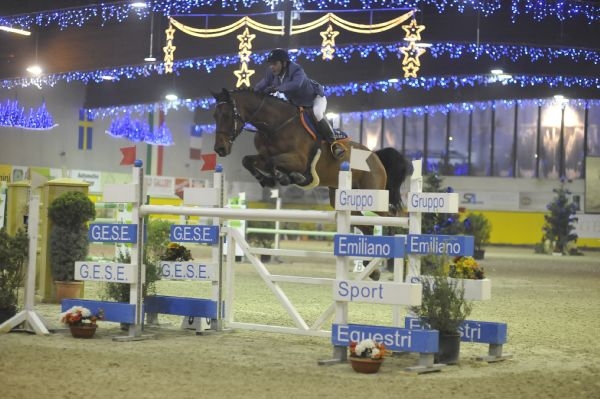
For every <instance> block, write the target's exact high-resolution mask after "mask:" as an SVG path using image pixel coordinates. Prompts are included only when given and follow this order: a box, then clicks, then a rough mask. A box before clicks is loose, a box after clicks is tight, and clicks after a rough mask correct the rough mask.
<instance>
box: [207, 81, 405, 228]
mask: <svg viewBox="0 0 600 399" xmlns="http://www.w3.org/2000/svg"><path fill="white" fill-rule="evenodd" d="M211 93H212V95H213V97H214V98H215V100H216V106H215V111H214V115H213V116H214V119H215V123H216V132H215V145H214V151H215V152H216V153H217V154H218V155H219V156H220V157H225V156H227V155H229V154H230V153H231V149H232V146H233V142H234V141H235V139H236V138H237V137H238V136H239V135H240V133H241V132H242V131H243V130H244V128H245V126H246V125H247V124H250V125H253V126H254V127H255V128H256V132H255V135H254V146H255V148H256V151H257V154H256V155H247V156H245V157H244V158H243V159H242V165H243V166H244V167H245V168H246V169H247V170H248V171H249V172H250V173H251V174H252V175H253V176H254V177H255V178H256V179H257V180H258V182H259V183H260V184H261V185H262V186H263V187H274V186H276V185H277V184H279V185H282V186H285V185H289V184H296V185H298V186H300V187H302V188H304V189H310V188H314V187H317V186H322V187H328V188H329V202H330V204H331V206H332V207H334V205H335V190H336V188H337V186H338V172H339V170H340V164H341V163H342V162H344V161H349V157H350V153H351V149H353V148H356V149H361V150H365V151H369V149H368V148H367V147H365V146H364V145H362V144H360V143H357V142H354V141H351V140H345V141H344V145H346V147H350V151H346V153H345V155H344V157H343V158H342V159H335V158H334V157H333V154H332V153H331V151H330V150H329V146H328V144H327V143H326V142H324V141H322V140H319V139H316V137H313V136H312V135H311V134H310V133H309V131H308V130H307V128H306V127H305V122H303V120H302V118H303V115H302V113H304V112H306V111H305V110H303V109H302V108H299V107H296V106H295V105H293V104H291V103H289V102H287V101H283V100H281V99H278V98H276V97H274V96H272V95H268V94H264V93H259V92H255V91H253V90H251V89H237V90H233V91H228V90H226V89H223V90H222V91H221V92H220V93H213V92H211ZM366 162H367V165H368V166H369V169H370V170H369V171H363V170H357V169H353V170H352V188H354V189H367V190H387V191H388V193H389V204H390V208H389V210H388V212H383V213H380V214H381V215H384V216H396V215H397V214H398V213H399V212H400V211H401V209H402V201H401V197H400V186H401V185H402V183H403V182H404V180H405V178H406V176H407V174H408V173H409V172H410V173H412V170H411V168H412V165H411V163H410V162H408V161H407V160H406V158H405V157H404V155H402V154H401V153H400V152H399V151H398V150H396V149H394V148H391V147H387V148H383V149H380V150H377V151H375V152H373V153H372V154H371V155H370V156H369V157H368V158H367V160H366ZM360 229H361V231H363V232H364V233H365V234H368V232H369V231H372V227H371V228H368V227H367V228H365V226H361V227H360Z"/></svg>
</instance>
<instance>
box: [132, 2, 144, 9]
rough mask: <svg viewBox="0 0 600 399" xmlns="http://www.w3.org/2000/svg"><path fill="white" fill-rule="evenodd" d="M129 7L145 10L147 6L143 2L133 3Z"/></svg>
mask: <svg viewBox="0 0 600 399" xmlns="http://www.w3.org/2000/svg"><path fill="white" fill-rule="evenodd" d="M131 7H133V8H146V7H148V5H147V4H146V2H144V1H134V2H133V3H131Z"/></svg>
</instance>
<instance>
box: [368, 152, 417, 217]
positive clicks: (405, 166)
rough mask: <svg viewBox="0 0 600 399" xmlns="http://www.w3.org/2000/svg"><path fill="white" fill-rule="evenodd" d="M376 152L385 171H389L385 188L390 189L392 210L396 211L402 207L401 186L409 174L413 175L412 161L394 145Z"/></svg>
mask: <svg viewBox="0 0 600 399" xmlns="http://www.w3.org/2000/svg"><path fill="white" fill-rule="evenodd" d="M375 154H377V156H378V157H379V159H380V160H381V163H382V164H383V167H384V168H385V172H386V173H387V182H386V184H385V189H386V190H388V193H389V198H390V211H392V213H396V212H398V211H400V210H401V209H402V199H401V197H400V186H401V185H402V183H403V182H404V180H405V179H406V177H407V175H412V172H413V167H412V163H411V162H408V160H407V159H406V158H405V157H404V155H402V153H400V152H399V151H398V150H396V149H395V148H392V147H387V148H382V149H381V150H377V151H375Z"/></svg>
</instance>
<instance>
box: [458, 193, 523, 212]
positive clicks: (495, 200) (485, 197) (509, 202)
mask: <svg viewBox="0 0 600 399" xmlns="http://www.w3.org/2000/svg"><path fill="white" fill-rule="evenodd" d="M459 201H460V206H461V207H465V208H467V209H469V210H489V211H504V210H517V209H519V193H515V192H500V191H489V192H486V191H471V192H461V193H460V194H459Z"/></svg>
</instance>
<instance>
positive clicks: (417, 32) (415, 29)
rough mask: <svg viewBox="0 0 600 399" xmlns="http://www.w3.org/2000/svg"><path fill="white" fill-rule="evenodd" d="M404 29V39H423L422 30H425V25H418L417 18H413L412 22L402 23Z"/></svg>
mask: <svg viewBox="0 0 600 399" xmlns="http://www.w3.org/2000/svg"><path fill="white" fill-rule="evenodd" d="M402 29H404V31H405V32H406V36H405V37H404V40H408V41H410V40H421V32H422V31H423V30H425V25H417V20H416V19H414V18H413V19H412V20H411V21H410V24H408V25H402Z"/></svg>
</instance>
